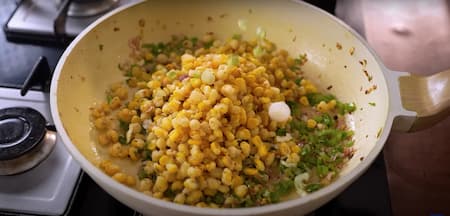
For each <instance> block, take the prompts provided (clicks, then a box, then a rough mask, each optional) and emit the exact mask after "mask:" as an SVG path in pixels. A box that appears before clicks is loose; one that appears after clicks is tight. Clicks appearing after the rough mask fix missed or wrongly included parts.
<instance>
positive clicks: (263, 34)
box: [256, 27, 267, 39]
mask: <svg viewBox="0 0 450 216" xmlns="http://www.w3.org/2000/svg"><path fill="white" fill-rule="evenodd" d="M266 34H267V33H266V31H264V29H262V28H261V27H258V28H256V35H257V36H258V38H260V39H264V38H266Z"/></svg>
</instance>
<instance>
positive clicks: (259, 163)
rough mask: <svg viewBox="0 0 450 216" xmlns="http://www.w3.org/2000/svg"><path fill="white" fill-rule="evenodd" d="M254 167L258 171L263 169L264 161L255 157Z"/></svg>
mask: <svg viewBox="0 0 450 216" xmlns="http://www.w3.org/2000/svg"><path fill="white" fill-rule="evenodd" d="M255 167H256V169H258V170H259V171H264V169H266V167H265V166H264V163H263V162H262V161H261V160H260V159H258V158H256V159H255Z"/></svg>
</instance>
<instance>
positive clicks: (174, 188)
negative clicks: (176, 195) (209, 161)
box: [170, 181, 184, 191]
mask: <svg viewBox="0 0 450 216" xmlns="http://www.w3.org/2000/svg"><path fill="white" fill-rule="evenodd" d="M183 187H184V185H183V182H181V181H174V182H173V183H172V185H170V189H171V190H172V191H178V190H182V189H183Z"/></svg>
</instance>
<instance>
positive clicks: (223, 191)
mask: <svg viewBox="0 0 450 216" xmlns="http://www.w3.org/2000/svg"><path fill="white" fill-rule="evenodd" d="M217 190H218V191H220V192H222V193H228V191H230V187H228V186H227V185H220V186H219V188H218V189H217Z"/></svg>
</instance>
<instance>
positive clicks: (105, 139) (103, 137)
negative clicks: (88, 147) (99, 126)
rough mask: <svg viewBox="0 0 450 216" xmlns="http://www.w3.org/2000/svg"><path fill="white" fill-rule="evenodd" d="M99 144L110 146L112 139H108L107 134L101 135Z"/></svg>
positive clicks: (98, 138)
mask: <svg viewBox="0 0 450 216" xmlns="http://www.w3.org/2000/svg"><path fill="white" fill-rule="evenodd" d="M97 140H98V143H100V145H103V146H104V145H108V144H109V143H110V139H109V137H108V135H107V134H104V133H101V134H99V135H98V137H97Z"/></svg>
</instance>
